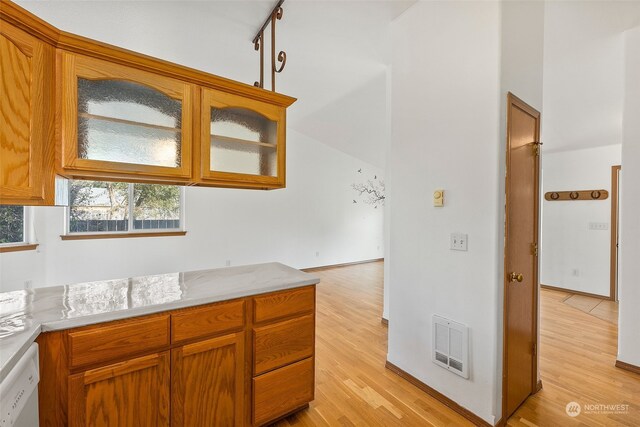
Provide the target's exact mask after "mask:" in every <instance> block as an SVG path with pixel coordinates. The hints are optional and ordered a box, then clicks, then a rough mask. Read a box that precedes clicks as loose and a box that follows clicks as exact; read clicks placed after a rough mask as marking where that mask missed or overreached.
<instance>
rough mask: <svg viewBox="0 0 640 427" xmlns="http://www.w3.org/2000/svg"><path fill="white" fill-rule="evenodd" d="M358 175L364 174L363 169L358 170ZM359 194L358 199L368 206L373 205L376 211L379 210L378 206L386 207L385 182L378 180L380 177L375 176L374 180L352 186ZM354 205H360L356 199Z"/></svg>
mask: <svg viewBox="0 0 640 427" xmlns="http://www.w3.org/2000/svg"><path fill="white" fill-rule="evenodd" d="M357 172H358V173H362V168H360V169H358V171H357ZM351 188H353V189H354V190H355V191H356V192H357V193H358V198H359V199H360V200H361V201H362V202H363V203H366V204H368V205H372V206H373V208H374V209H378V206H384V198H385V194H384V193H385V191H384V181H383V180H382V179H378V175H374V176H373V179H368V180H367V181H366V182H356V183H353V184H351ZM353 203H358V202H357V201H356V200H355V199H354V200H353Z"/></svg>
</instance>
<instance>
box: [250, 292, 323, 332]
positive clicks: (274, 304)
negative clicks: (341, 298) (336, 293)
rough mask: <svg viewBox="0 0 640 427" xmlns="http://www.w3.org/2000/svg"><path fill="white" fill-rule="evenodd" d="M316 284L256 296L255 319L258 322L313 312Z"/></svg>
mask: <svg viewBox="0 0 640 427" xmlns="http://www.w3.org/2000/svg"><path fill="white" fill-rule="evenodd" d="M315 292H316V288H315V286H311V287H307V288H302V289H295V290H292V291H285V292H278V293H275V294H269V295H264V296H259V297H255V298H254V305H253V321H254V322H256V323H259V322H266V321H268V320H274V319H281V318H284V317H289V316H293V315H296V314H303V313H308V312H312V311H313V310H314V307H315Z"/></svg>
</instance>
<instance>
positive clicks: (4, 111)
mask: <svg viewBox="0 0 640 427" xmlns="http://www.w3.org/2000/svg"><path fill="white" fill-rule="evenodd" d="M4 8H5V5H0V11H2V12H4V10H3V9H4ZM54 66H55V49H54V47H53V46H51V45H50V44H48V43H46V42H44V41H42V40H40V39H38V38H37V37H34V36H33V35H31V34H29V33H27V32H25V31H23V30H21V29H20V28H18V27H17V26H14V25H12V24H11V23H9V22H8V21H7V20H6V19H5V18H4V15H3V14H0V204H2V205H11V204H13V205H46V204H53V203H54V167H53V166H54V163H53V159H54V131H53V125H54V109H53V106H54V82H53V76H54Z"/></svg>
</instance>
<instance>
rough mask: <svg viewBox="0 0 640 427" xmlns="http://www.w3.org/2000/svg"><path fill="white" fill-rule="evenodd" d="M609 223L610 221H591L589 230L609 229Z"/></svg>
mask: <svg viewBox="0 0 640 427" xmlns="http://www.w3.org/2000/svg"><path fill="white" fill-rule="evenodd" d="M608 229H609V223H608V222H590V223H589V230H608Z"/></svg>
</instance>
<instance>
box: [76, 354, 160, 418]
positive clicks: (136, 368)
mask: <svg viewBox="0 0 640 427" xmlns="http://www.w3.org/2000/svg"><path fill="white" fill-rule="evenodd" d="M169 369H170V361H169V353H168V352H164V353H159V354H154V355H150V356H144V357H139V358H137V359H131V360H128V361H125V362H121V363H116V364H113V365H109V366H105V367H103V368H98V369H93V370H90V371H86V372H83V373H80V374H76V375H71V376H70V378H69V425H70V426H72V427H85V426H92V427H93V426H95V427H102V426H104V427H120V426H121V427H130V426H138V427H146V426H148V427H155V426H168V425H169V390H170V385H169V378H170V374H169Z"/></svg>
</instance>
